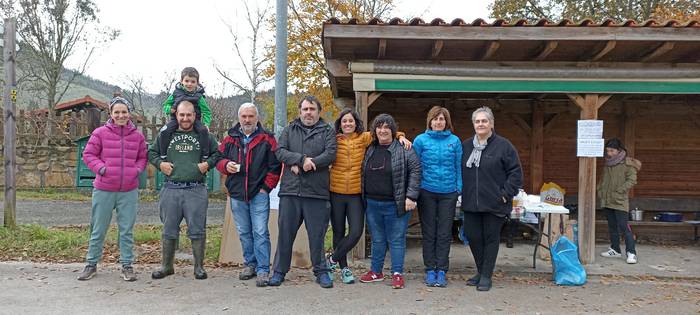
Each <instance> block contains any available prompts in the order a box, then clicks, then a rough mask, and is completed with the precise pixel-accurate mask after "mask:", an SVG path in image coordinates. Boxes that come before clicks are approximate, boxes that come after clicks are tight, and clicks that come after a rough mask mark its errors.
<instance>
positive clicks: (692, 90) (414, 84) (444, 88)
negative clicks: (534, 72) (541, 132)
mask: <svg viewBox="0 0 700 315" xmlns="http://www.w3.org/2000/svg"><path fill="white" fill-rule="evenodd" d="M375 91H424V92H526V93H527V92H547V93H556V92H559V93H655V94H656V93H659V94H700V83H698V82H639V81H637V82H631V81H514V80H493V81H491V80H489V81H466V80H386V79H376V80H375Z"/></svg>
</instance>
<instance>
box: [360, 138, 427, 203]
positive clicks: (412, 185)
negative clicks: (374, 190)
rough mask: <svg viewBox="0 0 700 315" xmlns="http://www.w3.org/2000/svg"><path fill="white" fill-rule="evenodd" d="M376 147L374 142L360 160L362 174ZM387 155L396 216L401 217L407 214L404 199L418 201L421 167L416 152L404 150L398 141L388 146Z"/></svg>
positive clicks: (363, 190)
mask: <svg viewBox="0 0 700 315" xmlns="http://www.w3.org/2000/svg"><path fill="white" fill-rule="evenodd" d="M376 146H377V143H376V141H375V142H373V143H372V144H371V145H370V146H369V147H368V148H367V152H366V153H365V158H364V159H363V160H362V173H363V174H364V173H365V169H366V168H367V161H368V160H369V158H370V157H371V156H372V154H373V153H374V150H375V148H376ZM388 151H389V154H391V173H392V178H391V179H392V182H393V185H394V201H395V202H396V215H397V216H403V215H404V214H406V213H408V212H407V211H406V198H409V199H411V200H413V201H417V200H418V194H419V193H420V180H421V174H422V172H421V165H420V159H419V158H418V155H416V151H413V149H410V150H404V148H403V146H402V145H401V144H400V143H399V141H398V140H396V139H394V141H393V142H392V143H391V144H390V145H389V148H388ZM362 197H363V200H364V199H365V181H364V179H363V180H362Z"/></svg>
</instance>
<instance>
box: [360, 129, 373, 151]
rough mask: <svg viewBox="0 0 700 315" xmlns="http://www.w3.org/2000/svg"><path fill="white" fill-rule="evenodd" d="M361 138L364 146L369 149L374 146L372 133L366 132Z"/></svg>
mask: <svg viewBox="0 0 700 315" xmlns="http://www.w3.org/2000/svg"><path fill="white" fill-rule="evenodd" d="M360 137H362V145H363V146H365V147H368V146H369V145H370V144H372V133H371V132H369V131H364V132H362V134H360Z"/></svg>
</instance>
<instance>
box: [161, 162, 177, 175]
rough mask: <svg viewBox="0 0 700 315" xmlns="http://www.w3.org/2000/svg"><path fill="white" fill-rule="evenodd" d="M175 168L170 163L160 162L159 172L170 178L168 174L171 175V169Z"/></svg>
mask: <svg viewBox="0 0 700 315" xmlns="http://www.w3.org/2000/svg"><path fill="white" fill-rule="evenodd" d="M174 168H175V165H173V163H170V162H160V171H161V172H163V174H165V175H166V176H170V174H172V173H173V169H174Z"/></svg>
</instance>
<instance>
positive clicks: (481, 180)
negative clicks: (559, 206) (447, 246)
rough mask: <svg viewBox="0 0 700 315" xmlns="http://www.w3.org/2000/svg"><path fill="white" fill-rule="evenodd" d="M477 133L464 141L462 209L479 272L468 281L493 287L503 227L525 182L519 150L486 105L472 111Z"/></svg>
mask: <svg viewBox="0 0 700 315" xmlns="http://www.w3.org/2000/svg"><path fill="white" fill-rule="evenodd" d="M472 123H473V124H474V131H475V133H476V134H475V135H474V136H473V137H471V138H468V139H466V140H465V141H464V143H462V147H463V153H462V211H464V231H465V234H466V236H467V239H469V248H470V249H471V251H472V255H473V256H474V261H475V262H476V269H477V272H478V273H477V274H476V275H475V276H473V277H472V278H470V279H469V280H467V285H471V286H476V289H477V290H479V291H488V290H490V289H491V275H492V274H493V269H494V267H495V265H496V258H497V257H498V247H499V242H500V236H501V228H502V227H503V223H504V222H505V221H506V217H507V216H508V215H509V214H510V212H511V210H512V201H513V196H515V195H516V194H517V193H518V188H520V187H521V186H522V181H523V172H522V167H521V166H520V159H519V158H518V152H517V150H516V149H515V147H513V145H512V144H511V143H510V141H508V140H507V139H506V138H503V137H501V136H499V135H497V134H496V132H495V131H494V117H493V112H492V111H491V109H490V108H488V107H486V106H484V107H481V108H478V109H477V110H475V111H474V113H472Z"/></svg>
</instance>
